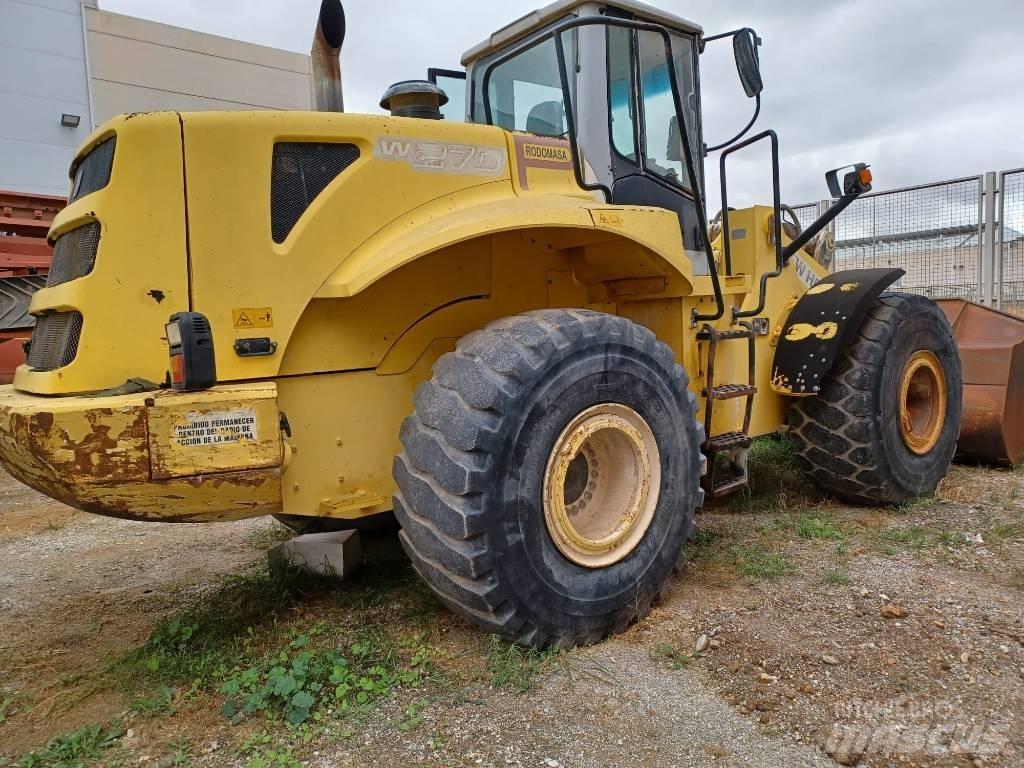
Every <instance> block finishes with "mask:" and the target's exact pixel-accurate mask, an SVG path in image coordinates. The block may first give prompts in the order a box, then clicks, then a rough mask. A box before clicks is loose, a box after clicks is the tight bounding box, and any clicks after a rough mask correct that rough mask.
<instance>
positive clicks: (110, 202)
mask: <svg viewBox="0 0 1024 768" xmlns="http://www.w3.org/2000/svg"><path fill="white" fill-rule="evenodd" d="M113 135H116V136H117V149H116V152H115V153H114V167H113V172H112V173H111V178H110V183H109V184H108V185H107V186H106V187H105V188H104V189H101V190H99V191H98V192H94V193H92V194H91V195H86V196H85V197H83V198H81V199H79V200H76V201H75V202H73V203H71V204H70V205H68V206H67V207H66V208H65V209H64V210H63V211H61V212H60V213H58V214H57V216H56V217H55V218H54V220H53V225H52V226H51V228H50V235H49V237H50V240H51V241H54V240H56V239H57V238H58V237H59V236H60V235H62V234H63V233H64V232H67V231H68V230H70V229H74V228H75V227H78V226H81V225H82V224H86V223H88V222H91V221H98V222H99V223H100V242H99V250H98V253H97V255H96V264H95V266H94V268H93V270H92V272H90V273H89V274H88V275H86V276H85V277H82V278H79V279H77V280H72V281H70V282H67V283H63V284H62V285H58V286H55V287H53V288H43V289H41V290H39V291H38V292H37V293H36V294H35V295H34V296H33V297H32V303H31V306H30V311H31V312H33V313H41V312H45V311H67V310H78V311H80V312H81V313H82V315H83V317H84V325H83V328H82V335H81V340H80V342H79V354H78V356H77V357H76V358H75V360H74V361H72V362H71V363H70V364H69V365H66V366H64V367H63V368H58V369H57V370H55V371H33V370H31V369H29V368H28V367H27V366H24V365H23V366H21V367H20V368H18V370H17V372H16V373H15V378H14V385H15V386H16V387H17V388H18V389H19V390H21V391H23V392H36V393H39V394H47V395H48V394H67V393H69V392H93V391H98V390H103V389H109V388H112V387H117V386H120V385H122V384H124V382H125V381H126V380H128V379H130V378H134V377H142V378H146V379H149V380H151V381H155V382H159V381H162V380H163V378H164V372H165V371H166V370H167V342H166V340H165V339H164V338H163V336H164V324H165V323H166V322H167V318H168V317H169V316H170V315H171V314H173V313H174V312H181V311H183V310H187V309H188V308H189V299H188V270H187V269H186V263H187V261H186V260H187V245H186V226H185V197H184V193H183V188H184V177H183V175H182V155H181V151H182V150H181V123H180V121H179V119H178V115H177V113H175V112H156V113H151V114H140V115H125V116H122V117H117V118H114V119H113V120H111V121H109V122H108V123H107V124H106V125H104V126H102V127H101V128H99V129H98V130H97V131H96V132H95V133H94V134H93V135H92V136H91V137H90V138H89V139H88V140H87V141H86V143H85V144H84V145H83V151H84V150H86V149H89V148H91V147H92V146H94V145H95V144H96V143H98V142H99V141H101V140H103V139H105V138H108V137H110V136H113Z"/></svg>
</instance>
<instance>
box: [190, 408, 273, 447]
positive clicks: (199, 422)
mask: <svg viewBox="0 0 1024 768" xmlns="http://www.w3.org/2000/svg"><path fill="white" fill-rule="evenodd" d="M257 439H258V432H257V425H256V409H255V408H234V409H231V410H223V411H206V412H200V411H189V412H188V413H186V414H185V418H184V420H183V421H182V422H180V423H178V424H175V425H174V443H175V445H178V446H180V447H182V448H194V447H197V446H214V445H227V444H231V443H241V442H255V441H256V440H257Z"/></svg>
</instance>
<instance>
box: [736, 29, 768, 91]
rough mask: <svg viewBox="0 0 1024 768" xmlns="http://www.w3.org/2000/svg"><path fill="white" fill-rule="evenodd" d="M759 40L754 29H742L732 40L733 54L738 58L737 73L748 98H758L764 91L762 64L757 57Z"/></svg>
mask: <svg viewBox="0 0 1024 768" xmlns="http://www.w3.org/2000/svg"><path fill="white" fill-rule="evenodd" d="M760 43H761V41H760V40H758V39H757V35H755V34H754V30H752V29H741V30H739V31H738V32H737V33H736V34H735V35H733V38H732V52H733V55H734V56H735V57H736V72H737V73H739V76H740V82H741V83H743V90H744V91H745V92H746V94H747V97H748V98H753V97H754V96H757V94H759V93H760V92H761V91H762V90H764V83H763V82H762V80H761V62H760V60H759V59H758V56H757V46H758V45H760Z"/></svg>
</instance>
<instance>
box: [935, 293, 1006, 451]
mask: <svg viewBox="0 0 1024 768" xmlns="http://www.w3.org/2000/svg"><path fill="white" fill-rule="evenodd" d="M937 303H938V305H939V306H940V307H941V308H942V311H943V312H945V313H946V317H948V318H949V322H950V324H951V325H952V326H953V335H954V336H955V337H956V341H957V345H958V346H959V347H960V359H961V361H962V362H963V369H964V415H963V423H962V426H961V428H960V441H959V443H958V445H957V448H958V452H959V454H960V455H962V456H964V457H968V458H972V459H977V460H979V461H984V462H988V463H993V464H1005V463H1007V462H1009V463H1010V464H1014V465H1016V464H1019V463H1020V462H1021V459H1022V458H1024V318H1020V317H1015V316H1013V315H1008V314H1006V313H1005V312H1000V311H998V310H995V309H989V308H988V307H983V306H981V305H980V304H975V303H974V302H970V301H964V300H963V299H940V300H939V301H938V302H937Z"/></svg>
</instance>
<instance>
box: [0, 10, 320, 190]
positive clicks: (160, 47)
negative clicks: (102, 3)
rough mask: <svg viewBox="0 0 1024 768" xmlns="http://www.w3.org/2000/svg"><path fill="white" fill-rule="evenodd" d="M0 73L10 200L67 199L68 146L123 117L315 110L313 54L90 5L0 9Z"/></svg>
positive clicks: (0, 122)
mask: <svg viewBox="0 0 1024 768" xmlns="http://www.w3.org/2000/svg"><path fill="white" fill-rule="evenodd" d="M314 21H315V20H313V19H311V20H310V23H311V24H312V23H313V22H314ZM0 73H2V76H0V189H3V190H9V191H12V192H26V193H35V194H51V195H64V194H66V193H67V189H68V177H67V169H68V165H69V164H70V162H71V158H72V156H73V154H74V151H75V149H76V148H77V147H78V146H79V145H80V144H81V143H82V141H83V140H84V139H85V137H86V136H88V135H89V133H90V132H91V131H92V129H93V128H94V127H96V126H97V125H99V124H101V123H103V122H104V121H105V120H107V119H109V118H110V117H113V116H114V115H117V114H120V113H122V112H145V111H151V110H162V109H173V110H188V111H194V110H205V109H309V108H310V104H311V101H310V88H309V56H305V55H302V54H298V53H291V52H288V51H281V50H277V49H274V48H267V47H265V46H261V45H253V44H251V43H243V42H241V41H238V40H228V39H225V38H221V37H216V36H214V35H207V34H203V33H200V32H195V31H192V30H188V29H181V28H179V27H172V26H168V25H166V24H158V23H155V22H151V21H145V20H143V19H136V18H133V17H131V16H123V15H120V14H116V13H110V12H108V11H103V10H101V9H99V8H98V7H97V0H0Z"/></svg>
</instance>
